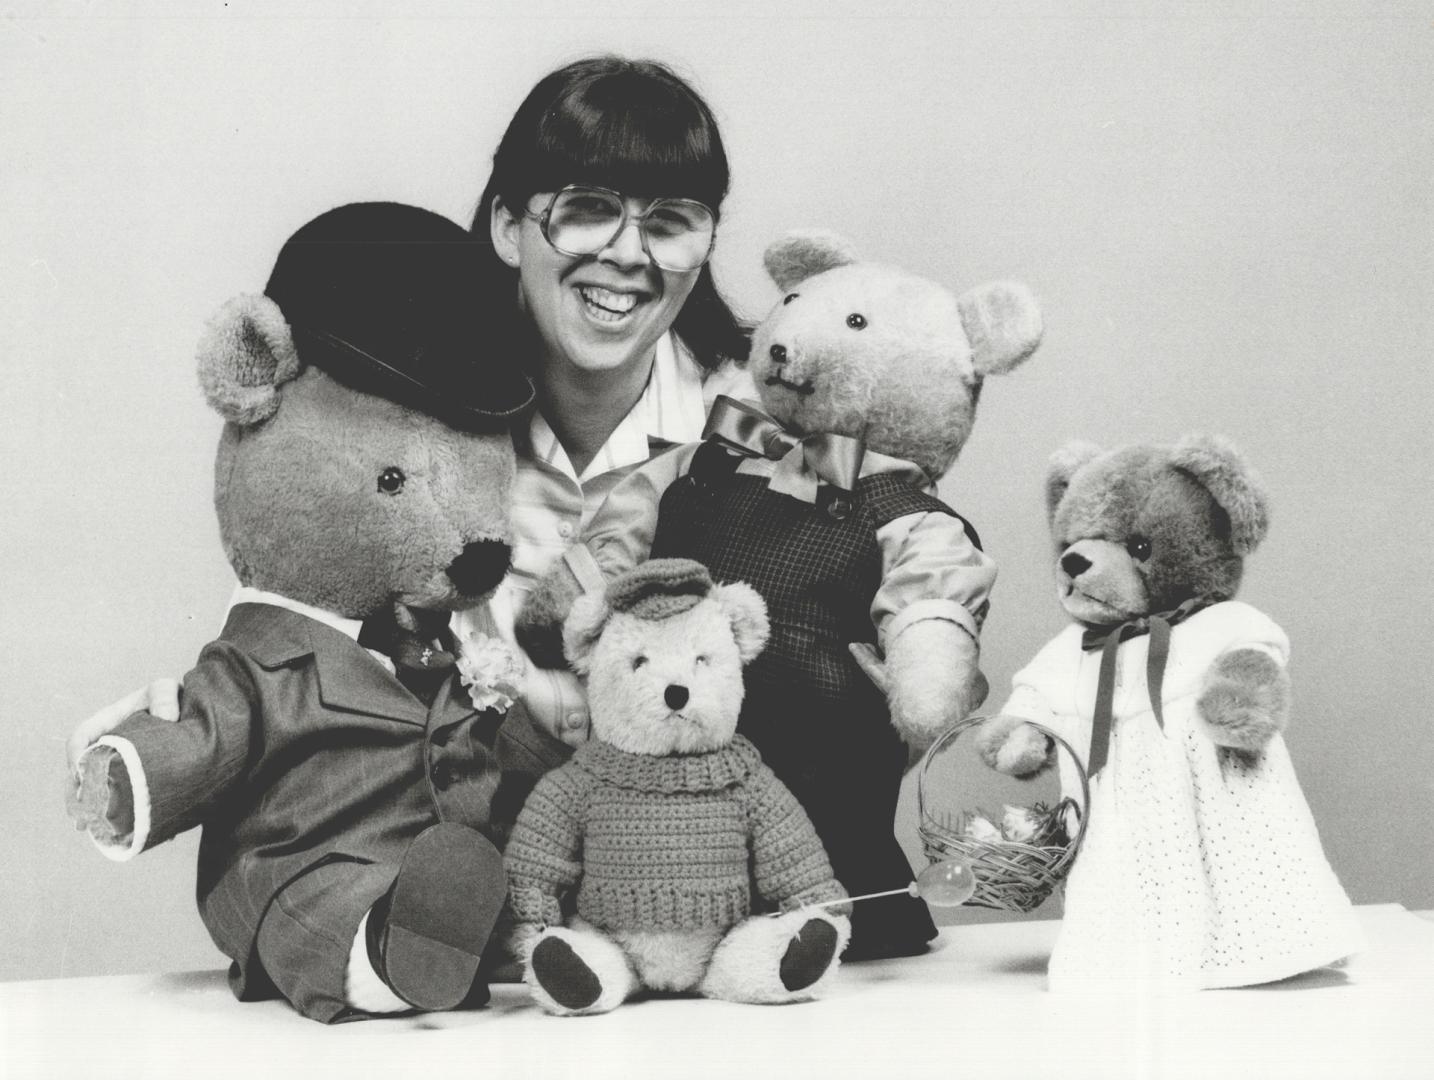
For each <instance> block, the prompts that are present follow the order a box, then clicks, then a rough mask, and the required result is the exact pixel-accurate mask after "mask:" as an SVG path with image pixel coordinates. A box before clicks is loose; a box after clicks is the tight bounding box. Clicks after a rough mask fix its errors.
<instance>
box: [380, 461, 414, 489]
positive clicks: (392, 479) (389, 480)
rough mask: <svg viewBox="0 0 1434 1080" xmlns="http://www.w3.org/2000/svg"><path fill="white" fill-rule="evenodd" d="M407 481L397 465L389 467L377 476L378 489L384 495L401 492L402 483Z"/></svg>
mask: <svg viewBox="0 0 1434 1080" xmlns="http://www.w3.org/2000/svg"><path fill="white" fill-rule="evenodd" d="M407 479H408V477H406V476H404V475H403V470H402V469H400V468H399V467H398V466H397V465H390V466H389V467H388V468H386V469H384V470H383V472H381V473H379V474H378V489H379V491H381V492H383V493H384V494H385V495H397V494H398V493H399V492H400V491H402V490H403V482H404V481H405V480H407Z"/></svg>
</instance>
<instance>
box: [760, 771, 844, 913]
mask: <svg viewBox="0 0 1434 1080" xmlns="http://www.w3.org/2000/svg"><path fill="white" fill-rule="evenodd" d="M742 794H743V797H744V798H745V800H746V803H747V813H748V822H749V824H750V828H751V832H752V880H753V884H754V885H755V887H756V890H757V894H758V895H759V896H761V897H762V898H763V899H765V900H772V901H776V902H777V903H778V904H780V905H781V907H782V908H783V910H792V909H794V908H799V907H802V906H803V905H805V904H820V903H823V902H825V901H828V900H843V899H845V898H846V895H847V893H846V890H845V889H843V888H842V887H841V885H840V884H839V883H838V882H837V880H836V876H835V875H834V874H833V873H832V867H831V861H830V860H829V859H828V858H827V853H826V849H825V848H824V847H822V842H821V840H820V838H818V836H817V830H816V829H815V828H814V827H813V826H812V822H811V819H810V818H809V817H807V812H806V811H805V810H803V809H802V806H801V804H800V803H799V802H797V799H796V796H795V795H793V794H792V793H791V791H789V790H788V789H787V786H786V785H785V784H783V783H782V782H781V781H780V780H778V779H777V776H776V774H775V773H773V772H772V770H771V769H769V768H768V767H767V766H766V765H763V764H758V766H757V767H756V769H754V770H753V772H752V773H751V775H750V776H749V777H748V779H747V783H746V785H745V787H744V788H743V791H742ZM830 910H832V911H833V912H835V913H837V914H847V913H849V912H850V911H851V907H850V905H848V904H840V905H833V907H832V908H831V909H830Z"/></svg>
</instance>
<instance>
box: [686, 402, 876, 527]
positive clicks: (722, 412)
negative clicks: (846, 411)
mask: <svg viewBox="0 0 1434 1080" xmlns="http://www.w3.org/2000/svg"><path fill="white" fill-rule="evenodd" d="M702 438H703V439H704V440H708V439H713V440H716V441H718V442H720V443H722V444H723V445H724V446H727V447H730V448H731V449H733V450H736V451H737V452H738V453H739V454H742V455H744V456H746V457H762V458H766V459H768V460H769V461H776V462H778V463H779V464H778V472H779V474H780V473H781V472H782V471H784V470H785V471H790V472H795V473H797V474H800V475H805V476H807V477H809V478H812V479H811V481H810V483H809V484H807V485H802V486H804V487H808V488H810V489H811V498H809V499H808V500H807V501H809V502H811V501H815V488H816V486H817V483H818V482H822V483H827V484H830V485H831V486H832V487H836V488H840V489H841V490H842V491H846V492H850V491H854V490H855V489H856V482H857V480H858V479H859V478H860V477H861V462H862V458H864V457H865V456H866V444H865V443H864V442H863V441H862V440H861V439H859V438H856V437H855V436H851V435H833V434H830V433H819V434H816V435H796V434H794V433H792V432H790V431H788V430H787V429H786V428H784V427H782V425H781V424H780V423H778V422H777V421H776V420H774V419H773V418H772V417H770V416H768V415H767V414H766V413H764V412H763V411H762V410H761V409H758V408H756V407H755V406H753V405H749V404H747V403H746V402H745V401H738V400H737V399H736V398H730V397H727V396H726V395H718V397H717V399H716V400H715V401H714V402H713V403H712V411H711V412H710V413H709V414H708V416H707V426H706V427H704V428H703V429H702ZM794 479H796V478H794Z"/></svg>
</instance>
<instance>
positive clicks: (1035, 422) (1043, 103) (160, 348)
mask: <svg viewBox="0 0 1434 1080" xmlns="http://www.w3.org/2000/svg"><path fill="white" fill-rule="evenodd" d="M390 7H391V5H387V4H383V5H381V4H378V3H368V4H354V5H346V6H344V7H339V6H338V5H335V4H333V3H313V4H308V5H305V6H304V7H303V8H302V11H303V14H298V13H296V10H297V6H296V9H294V10H290V9H286V8H285V7H283V6H280V5H273V4H252V3H240V2H234V3H227V4H226V3H219V2H214V3H189V4H173V3H166V4H160V3H157V2H154V3H129V4H125V3H114V4H107V5H104V6H103V10H104V11H105V13H106V14H104V15H99V14H96V13H95V12H96V11H98V10H99V9H100V6H99V5H92V4H82V3H77V2H76V3H48V4H43V5H34V4H18V5H15V4H12V5H8V6H7V19H6V22H5V24H4V28H3V31H0V147H3V149H0V154H3V168H0V199H3V201H0V214H3V218H0V222H3V242H0V363H3V380H4V381H3V392H0V400H3V405H0V408H3V418H4V423H3V428H0V462H3V469H4V473H3V476H4V485H3V491H4V511H3V515H0V552H3V560H0V575H3V579H0V605H3V607H0V626H3V630H4V637H3V644H4V649H3V655H4V658H5V661H4V673H5V674H4V678H3V680H0V716H3V718H4V723H5V725H6V729H7V732H8V737H7V751H6V752H5V753H4V754H3V755H0V868H3V875H4V876H3V882H4V883H3V885H0V925H3V926H4V927H5V928H6V930H5V932H4V933H3V934H0V979H21V978H37V977H48V976H60V975H81V974H93V973H105V972H125V971H141V970H172V969H185V968H197V967H214V966H217V965H218V964H219V963H220V962H221V958H220V956H219V954H218V953H217V952H216V950H215V949H214V948H213V946H212V945H211V944H210V943H209V941H208V938H207V936H206V935H205V933H204V931H203V928H202V926H201V925H200V922H199V919H198V916H197V915H196V914H195V911H194V906H193V899H192V891H193V873H194V856H195V849H196V843H197V836H195V835H190V836H186V837H183V838H181V839H180V840H178V841H176V842H175V843H172V844H170V845H167V846H166V847H164V848H161V849H159V850H156V851H153V852H151V853H148V854H147V855H146V856H144V857H143V858H141V859H139V860H136V861H135V862H133V863H130V864H127V865H124V866H115V865H112V864H110V863H109V862H107V861H105V860H104V859H102V858H101V857H100V856H99V855H98V854H97V853H96V852H95V851H94V850H92V848H91V847H90V845H89V844H88V842H87V841H86V840H85V839H84V838H83V837H82V836H80V835H79V834H77V833H74V832H72V831H71V830H70V828H69V826H68V823H67V821H66V818H65V814H64V811H63V806H62V798H61V792H62V785H63V761H64V753H63V744H64V739H65V736H66V735H67V734H68V732H69V731H70V730H71V728H72V727H73V726H74V724H75V723H76V722H77V721H79V720H80V719H81V718H82V717H84V716H86V715H87V714H88V713H89V712H91V711H92V710H93V709H95V708H96V707H98V706H100V705H102V704H104V703H106V702H108V701H110V700H112V699H114V698H115V697H117V696H118V695H119V694H121V693H122V692H124V691H127V690H129V689H131V688H133V687H135V686H137V685H139V684H140V683H142V682H144V681H146V680H147V679H148V678H149V677H151V676H154V675H162V674H175V675H177V674H180V673H182V672H183V671H184V670H186V669H187V668H188V667H189V666H190V664H191V663H192V662H193V659H194V657H195V655H196V654H197V652H198V649H199V647H200V646H201V645H202V644H203V643H204V642H205V641H206V640H208V639H209V638H210V637H211V636H213V634H214V633H215V632H217V630H218V628H219V625H220V622H221V618H222V615H223V611H224V607H225V603H226V600H227V598H228V595H229V591H230V587H231V580H232V579H231V575H230V573H229V570H228V567H227V565H226V563H225V561H224V557H223V554H222V552H221V550H220V546H219V541H218V536H217V530H216V528H215V525H214V520H213V511H212V507H211V505H210V484H211V477H210V467H211V461H212V454H213V450H214V445H215V442H216V440H217V437H218V433H219V428H220V424H219V420H218V418H217V417H216V416H215V415H213V414H211V413H210V412H208V411H207V409H206V407H205V406H204V404H203V402H202V400H201V398H200V395H199V393H198V391H197V387H196V383H195V378H194V370H193V355H192V354H193V349H194V344H195V341H196V339H197V337H198V333H199V330H200V327H201V325H202V323H203V321H204V320H205V319H206V318H207V317H208V315H209V314H210V313H211V312H212V311H213V310H214V309H215V308H217V307H218V305H219V304H220V303H221V302H223V301H224V300H225V299H227V298H228V297H229V296H231V295H233V294H234V293H237V292H241V291H257V290H258V289H260V288H261V287H262V285H263V283H264V280H265V278H266V276H267V274H268V270H269V266H270V264H271V261H272V259H273V256H274V254H275V252H276V251H277V248H278V246H279V244H280V243H281V242H282V241H283V239H284V238H285V237H286V236H287V235H288V234H289V233H290V232H291V231H292V230H293V229H294V228H295V227H297V226H298V225H299V224H301V223H302V222H303V221H305V220H307V219H308V218H310V217H312V216H313V215H314V214H316V213H318V212H320V211H322V210H324V209H327V208H329V207H330V206H333V205H337V204H339V203H342V202H346V201H351V200H358V199H396V200H403V201H409V202H414V203H418V204H420V205H424V206H427V207H430V208H432V209H435V210H438V211H440V212H443V213H446V214H449V215H450V216H452V217H453V218H455V219H456V220H459V221H463V222H466V220H467V218H468V216H469V214H470V213H471V210H472V207H473V204H474V202H475V201H476V199H477V195H478V192H479V190H480V188H481V186H482V183H483V181H484V179H485V178H486V176H487V165H488V160H489V157H490V155H491V153H492V150H493V147H494V146H495V145H496V142H497V139H498V137H499V135H500V133H501V131H502V128H503V126H504V125H505V124H506V122H507V119H508V118H509V116H510V115H511V113H512V111H513V109H514V108H515V107H516V105H517V104H518V102H519V100H520V99H521V97H522V96H523V95H524V94H525V93H526V92H527V90H528V88H529V87H530V86H531V85H532V83H533V82H534V81H535V80H536V79H537V78H538V77H540V76H541V75H542V74H544V73H546V72H547V71H548V70H550V69H552V68H553V67H555V66H557V65H558V64H560V63H562V62H565V61H566V60H569V59H572V58H574V57H577V56H580V55H584V54H587V53H590V52H593V51H599V50H613V51H619V52H622V53H627V54H633V55H648V56H653V57H657V58H660V59H664V60H666V61H668V62H669V63H671V64H672V65H674V66H675V67H676V68H677V69H678V70H679V71H680V72H682V73H683V74H685V75H687V76H689V77H690V78H691V79H692V80H693V81H694V82H695V84H696V85H697V86H698V88H699V89H700V90H701V91H702V92H703V93H704V94H705V95H706V96H707V97H708V98H709V100H710V101H711V102H712V104H713V106H714V107H715V109H716V111H717V113H718V115H719V118H720V120H721V122H722V124H723V130H724V134H725V137H726V139H727V142H728V147H729V152H730V156H731V159H732V165H733V175H734V185H733V193H732V196H731V199H730V201H729V203H728V204H727V207H726V211H725V214H724V218H723V223H722V231H721V238H720V242H719V247H718V250H717V254H716V270H717V274H718V278H719V282H720V283H721V284H722V285H723V286H724V287H725V288H726V289H727V291H728V292H729V293H730V294H731V296H732V298H733V299H734V301H735V302H736V304H737V305H738V307H739V308H740V309H742V310H743V311H744V312H745V313H747V314H749V315H753V316H756V315H760V314H761V313H762V312H763V311H765V309H766V308H767V307H768V306H769V305H770V304H771V303H773V302H774V301H775V299H776V294H775V291H774V289H773V288H772V287H771V286H770V285H769V284H768V283H767V282H766V280H765V278H764V276H763V274H762V273H761V270H760V253H761V250H762V248H763V247H764V246H765V244H766V243H767V242H768V241H769V240H771V239H772V238H774V237H775V236H776V235H778V234H779V233H781V232H782V231H784V230H786V229H788V228H793V227H798V226H813V225H819V226H827V227H832V228H837V229H839V230H841V231H843V232H845V233H846V234H847V235H848V236H849V237H851V238H852V239H853V240H854V241H855V242H856V243H857V244H858V245H859V246H860V247H861V249H863V251H864V252H865V253H867V254H869V255H871V256H873V257H879V258H882V259H885V260H889V261H893V262H898V263H902V264H905V265H907V266H910V267H912V268H916V269H920V270H923V271H924V272H926V273H928V274H929V275H931V276H933V277H936V278H939V279H941V280H943V281H945V282H948V283H950V284H951V285H952V286H953V287H955V288H958V289H959V288H965V287H968V286H970V285H974V284H977V283H979V282H982V281H985V280H988V279H992V278H998V277H1016V278H1020V279H1023V280H1025V281H1026V282H1028V283H1029V284H1030V285H1031V286H1032V287H1033V288H1034V289H1035V291H1036V292H1037V294H1038V296H1039V297H1040V299H1041V301H1042V304H1043V306H1044V309H1045V312H1046V317H1047V323H1048V334H1047V338H1046V342H1045V344H1044V346H1043V347H1042V349H1041V351H1040V352H1039V353H1038V354H1037V357H1036V359H1035V360H1033V361H1032V362H1031V363H1030V364H1028V365H1027V366H1026V367H1025V368H1023V369H1022V370H1020V371H1018V372H1017V373H1015V374H1014V375H1012V376H1010V377H1008V378H1005V379H1001V380H993V381H992V382H991V383H990V384H989V385H988V387H987V390H986V393H985V397H984V400H983V402H982V409H981V415H980V418H979V420H978V423H977V427H976V432H975V435H974V436H973V438H972V440H971V442H970V444H969V445H968V447H967V450H966V452H965V454H964V455H963V457H962V459H961V460H960V461H959V462H958V463H957V466H956V468H955V469H954V471H953V472H952V474H951V476H950V477H949V478H948V480H947V482H946V483H945V485H944V486H943V491H944V494H945V495H946V496H947V498H948V499H949V500H950V501H951V502H953V503H954V504H955V505H956V506H957V507H958V508H960V509H961V510H962V512H963V513H965V514H966V515H967V516H968V517H970V518H971V520H972V521H973V522H974V523H975V524H976V525H977V527H978V528H979V529H980V531H981V533H982V536H983V538H984V540H985V541H986V545H987V547H988V549H989V550H990V551H991V552H992V553H993V554H994V555H995V556H996V558H997V559H998V561H999V562H1000V564H1001V568H1002V569H1001V580H1000V582H999V583H998V585H997V589H996V593H995V597H994V606H993V610H992V614H991V617H990V619H989V621H988V623H987V626H986V631H985V639H984V649H985V667H986V670H987V672H988V674H989V676H990V678H991V682H992V685H993V687H994V690H993V694H992V698H993V701H992V704H993V705H995V704H999V702H1000V700H1001V699H1002V698H1003V696H1004V693H1005V688H1006V686H1007V685H1008V683H1009V679H1010V676H1011V674H1012V673H1013V672H1014V671H1015V670H1017V669H1018V668H1019V667H1020V666H1021V665H1022V664H1023V663H1024V662H1025V660H1026V659H1027V658H1028V657H1030V656H1031V655H1032V654H1033V653H1034V651H1035V650H1036V649H1037V648H1039V646H1040V645H1041V644H1042V643H1044V642H1045V641H1046V640H1047V639H1048V638H1049V637H1050V636H1051V635H1053V634H1054V633H1056V632H1057V631H1058V630H1059V629H1060V627H1061V626H1062V623H1063V618H1062V614H1061V612H1060V610H1059V608H1058V607H1057V605H1056V602H1055V598H1054V591H1053V589H1052V586H1051V572H1050V567H1049V558H1050V556H1049V552H1048V550H1047V542H1046V532H1045V521H1044V517H1043V511H1042V505H1041V481H1042V476H1043V473H1044V468H1045V462H1046V459H1047V457H1048V456H1049V454H1050V453H1051V452H1052V451H1053V450H1055V449H1056V448H1057V447H1058V446H1059V445H1060V444H1062V443H1063V442H1064V441H1066V440H1067V439H1070V438H1076V437H1079V438H1085V439H1091V440H1094V441H1097V442H1100V443H1103V444H1115V443H1121V442H1128V441H1133V440H1146V439H1154V440H1169V439H1173V438H1175V437H1177V436H1179V435H1180V434H1182V433H1184V432H1187V431H1217V432H1221V433H1224V434H1226V435H1228V436H1229V437H1231V438H1232V439H1234V440H1235V441H1236V442H1237V443H1238V444H1239V445H1240V446H1241V447H1242V448H1243V449H1244V451H1245V452H1246V454H1247V455H1248V457H1249V459H1250V461H1251V462H1252V463H1253V464H1254V465H1255V466H1256V467H1257V468H1258V469H1259V470H1260V471H1261V472H1262V473H1263V475H1264V477H1265V479H1266V481H1267V484H1268V486H1269V488H1270V490H1271V492H1272V494H1273V500H1274V513H1273V530H1272V533H1271V536H1270V539H1269V541H1268V542H1267V543H1266V545H1265V546H1264V548H1263V549H1262V550H1260V551H1258V552H1257V553H1256V554H1255V556H1254V557H1253V559H1252V561H1251V563H1250V566H1249V569H1248V574H1247V578H1246V586H1245V589H1244V593H1243V595H1244V597H1245V598H1246V599H1247V600H1249V601H1250V602H1252V603H1254V604H1255V605H1257V606H1259V607H1261V608H1263V609H1264V610H1266V611H1267V612H1269V613H1270V614H1271V615H1272V616H1273V617H1274V618H1275V619H1276V620H1277V621H1278V622H1280V623H1281V624H1282V625H1283V626H1284V627H1285V629H1286V630H1287V631H1288V632H1289V634H1290V637H1291V638H1292V640H1293V644H1294V654H1293V666H1292V673H1293V676H1294V680H1295V686H1296V690H1297V695H1298V699H1297V711H1296V715H1295V719H1294V722H1293V725H1292V728H1291V730H1290V732H1289V736H1288V741H1289V744H1290V747H1291V750H1292V753H1293V755H1294V758H1295V763H1296V767H1297V769H1298V771H1299V774H1300V777H1301V780H1302V782H1303V784H1304V787H1305V790H1306V793H1307V795H1308V798H1309V802H1310V804H1311V806H1312V807H1313V809H1314V812H1315V816H1316V818H1317V820H1318V822H1319V823H1320V827H1321V831H1322V835H1323V837H1324V840H1325V845H1326V848H1327V850H1328V852H1329V855H1330V858H1331V860H1332V862H1333V864H1334V866H1335V868H1336V869H1337V871H1338V872H1339V874H1340V876H1341V878H1342V880H1343V881H1344V883H1345V885H1346V887H1347V888H1348V890H1349V892H1350V893H1351V895H1352V896H1353V897H1354V899H1355V900H1356V901H1359V902H1372V901H1397V902H1400V903H1403V904H1405V905H1407V906H1409V907H1411V908H1420V907H1425V908H1427V907H1431V906H1434V858H1431V855H1434V841H1431V839H1430V836H1431V828H1434V797H1432V796H1434V725H1431V720H1430V716H1431V704H1430V702H1431V696H1434V695H1431V690H1434V680H1431V676H1430V667H1431V663H1434V656H1431V650H1430V645H1431V641H1434V633H1431V630H1434V616H1431V604H1430V600H1431V596H1430V592H1431V590H1430V586H1429V583H1428V582H1429V566H1430V563H1431V561H1434V540H1431V532H1434V514H1431V505H1430V503H1431V499H1430V495H1429V483H1428V480H1427V474H1428V472H1429V470H1430V467H1431V465H1434V452H1431V451H1434V447H1431V442H1434V440H1431V435H1430V424H1429V413H1430V406H1431V404H1434V400H1432V399H1434V394H1431V379H1430V375H1429V368H1428V365H1429V362H1430V358H1431V346H1434V303H1431V301H1432V300H1434V295H1431V292H1434V205H1431V201H1432V200H1434V119H1431V118H1434V12H1431V9H1430V8H1429V6H1428V5H1426V4H1414V3H1406V4H1398V3H1386V4H1374V3H1370V4H1357V3H1347V2H1339V3H1335V2H1315V3H1308V4H1301V5H1298V6H1294V5H1286V4H1280V5H1271V4H1264V5H1253V4H1252V5H1235V4H1223V3H1198V4H1197V3H1189V4H1178V3H1169V4H1158V5H1156V4H1133V3H1102V2H1098V0H1081V2H1076V3H1061V4H1056V3H1051V4H1048V5H1042V4H1031V3H1019V2H1018V3H1002V4H999V5H986V6H985V7H981V8H978V7H977V6H975V5H966V4H960V5H958V4H947V3H896V4H885V5H881V8H882V13H881V14H879V15H878V14H875V13H874V12H875V11H876V9H877V5H872V4H868V3H847V2H833V0H819V2H818V0H813V2H810V3H799V4H776V3H772V2H756V0H726V2H724V3H721V4H715V3H714V4H707V3H684V4H678V3H673V2H671V0H667V2H641V0H608V2H607V3H604V4H602V5H599V7H600V8H601V10H597V9H595V8H594V7H592V6H589V5H576V4H575V5H569V6H564V5H558V4H551V3H514V4H480V5H474V4H458V3H453V4H446V5H445V4H439V3H428V4H410V5H408V7H407V8H406V10H407V11H408V14H407V15H405V16H403V17H394V16H392V15H390V14H388V13H387V11H386V9H388V8H390ZM914 816H915V815H914V808H913V807H912V806H911V805H910V804H909V802H908V805H907V806H906V807H904V809H903V813H902V818H901V822H900V829H901V831H902V835H903V836H905V837H906V838H907V839H908V841H910V840H911V839H912V836H913V825H914ZM913 850H914V848H913ZM894 884H895V885H900V884H901V883H900V882H897V883H894Z"/></svg>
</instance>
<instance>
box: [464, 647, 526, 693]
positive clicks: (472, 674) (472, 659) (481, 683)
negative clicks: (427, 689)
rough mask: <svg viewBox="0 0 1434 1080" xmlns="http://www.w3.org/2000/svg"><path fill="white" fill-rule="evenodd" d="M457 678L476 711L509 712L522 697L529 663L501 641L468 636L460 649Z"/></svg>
mask: <svg viewBox="0 0 1434 1080" xmlns="http://www.w3.org/2000/svg"><path fill="white" fill-rule="evenodd" d="M457 666H458V678H459V679H460V681H462V683H463V685H464V686H465V687H466V688H467V690H468V696H469V698H471V699H472V701H473V707H474V708H476V709H497V710H498V711H499V712H507V711H508V709H509V708H511V707H512V705H513V702H515V701H517V700H518V698H519V697H521V696H522V694H523V683H524V681H525V679H526V676H527V663H526V661H524V659H523V654H522V653H520V652H519V651H518V650H517V648H516V647H515V646H513V645H510V644H509V643H508V642H506V641H504V640H503V639H502V638H498V637H490V636H489V635H487V634H469V635H468V636H467V637H465V638H464V639H463V642H462V644H461V646H460V647H459V650H458V659H457Z"/></svg>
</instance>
